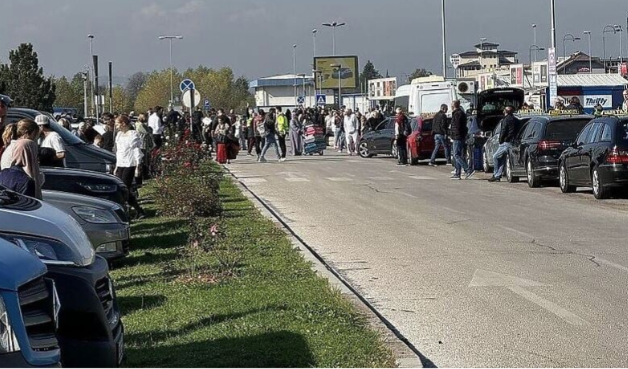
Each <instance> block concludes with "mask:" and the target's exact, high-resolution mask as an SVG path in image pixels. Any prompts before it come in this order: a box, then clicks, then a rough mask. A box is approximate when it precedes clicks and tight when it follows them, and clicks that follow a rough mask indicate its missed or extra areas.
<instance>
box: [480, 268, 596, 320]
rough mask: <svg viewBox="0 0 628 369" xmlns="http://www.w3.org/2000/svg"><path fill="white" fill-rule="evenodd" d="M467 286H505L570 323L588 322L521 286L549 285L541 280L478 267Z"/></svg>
mask: <svg viewBox="0 0 628 369" xmlns="http://www.w3.org/2000/svg"><path fill="white" fill-rule="evenodd" d="M469 287H505V288H507V289H508V290H510V291H511V292H514V293H515V294H517V295H519V296H520V297H523V298H524V299H526V300H528V301H530V302H532V303H534V304H536V305H538V306H540V307H542V308H543V309H545V310H547V311H549V312H551V313H552V314H554V315H556V316H558V317H559V318H561V319H563V320H564V321H566V322H567V323H569V324H571V325H577V326H583V325H588V324H589V323H588V322H587V321H586V320H584V319H582V318H580V317H579V316H577V315H576V314H574V313H572V312H570V311H568V310H565V309H563V308H562V307H560V306H558V305H556V304H555V303H553V302H551V301H549V300H546V299H544V298H542V297H541V296H539V295H537V294H535V293H532V292H530V291H528V290H526V289H524V288H523V287H549V285H547V284H544V283H541V282H536V281H532V280H529V279H523V278H517V277H513V276H510V275H505V274H500V273H495V272H490V271H487V270H482V269H478V270H476V271H475V273H474V274H473V279H472V280H471V283H469Z"/></svg>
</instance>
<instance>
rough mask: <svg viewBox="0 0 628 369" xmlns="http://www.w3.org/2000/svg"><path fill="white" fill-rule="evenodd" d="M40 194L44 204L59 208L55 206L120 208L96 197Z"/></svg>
mask: <svg viewBox="0 0 628 369" xmlns="http://www.w3.org/2000/svg"><path fill="white" fill-rule="evenodd" d="M42 194H43V198H44V199H43V200H44V202H47V203H51V204H53V205H55V207H59V206H57V205H61V207H62V208H68V209H69V208H71V207H72V206H91V207H94V208H99V209H107V210H109V209H113V208H119V207H120V206H119V205H118V204H117V203H115V202H113V201H109V200H104V199H101V198H98V197H92V196H85V195H77V194H74V193H69V192H60V191H52V190H43V191H42Z"/></svg>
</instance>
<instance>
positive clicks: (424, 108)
mask: <svg viewBox="0 0 628 369" xmlns="http://www.w3.org/2000/svg"><path fill="white" fill-rule="evenodd" d="M410 86H411V88H410V98H409V103H408V114H409V115H410V116H411V117H420V116H421V115H423V114H433V113H437V112H438V111H439V110H440V106H441V105H442V104H447V106H451V103H452V102H453V101H454V100H456V99H457V98H458V95H457V92H456V83H455V82H454V81H446V80H445V78H443V77H441V76H429V77H421V78H415V79H413V80H412V82H411V83H410Z"/></svg>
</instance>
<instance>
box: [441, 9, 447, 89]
mask: <svg viewBox="0 0 628 369" xmlns="http://www.w3.org/2000/svg"><path fill="white" fill-rule="evenodd" d="M441 5H442V6H441V18H442V36H443V77H444V78H445V79H447V34H446V23H445V22H446V18H445V0H442V4H441Z"/></svg>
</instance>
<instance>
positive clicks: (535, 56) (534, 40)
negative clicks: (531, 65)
mask: <svg viewBox="0 0 628 369" xmlns="http://www.w3.org/2000/svg"><path fill="white" fill-rule="evenodd" d="M532 32H533V34H534V37H533V44H532V45H538V44H537V41H536V23H532ZM537 54H538V50H537V53H535V54H534V62H535V63H536V58H537Z"/></svg>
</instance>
